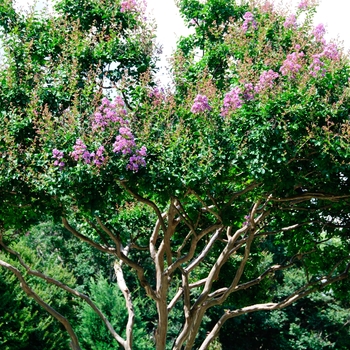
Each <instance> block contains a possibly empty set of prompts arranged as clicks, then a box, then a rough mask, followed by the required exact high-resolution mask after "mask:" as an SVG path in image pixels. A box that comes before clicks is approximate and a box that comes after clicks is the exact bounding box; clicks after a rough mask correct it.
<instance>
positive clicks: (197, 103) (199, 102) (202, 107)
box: [191, 95, 211, 113]
mask: <svg viewBox="0 0 350 350" xmlns="http://www.w3.org/2000/svg"><path fill="white" fill-rule="evenodd" d="M210 110H211V107H210V106H209V102H208V98H207V96H205V95H197V97H196V98H195V99H194V103H193V106H192V108H191V112H192V113H201V112H205V111H210Z"/></svg>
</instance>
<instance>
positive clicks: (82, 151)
mask: <svg viewBox="0 0 350 350" xmlns="http://www.w3.org/2000/svg"><path fill="white" fill-rule="evenodd" d="M73 149H74V151H73V152H71V156H72V157H73V159H74V160H75V161H78V160H80V159H82V160H83V161H84V162H85V164H91V163H93V164H95V165H96V166H98V167H99V166H101V165H102V164H103V162H104V161H105V157H104V156H103V152H104V151H105V148H104V147H103V146H100V147H99V148H98V149H97V151H96V152H91V153H90V152H89V151H88V150H87V147H86V145H85V144H84V142H83V141H82V140H81V139H77V140H76V142H75V145H74V146H73Z"/></svg>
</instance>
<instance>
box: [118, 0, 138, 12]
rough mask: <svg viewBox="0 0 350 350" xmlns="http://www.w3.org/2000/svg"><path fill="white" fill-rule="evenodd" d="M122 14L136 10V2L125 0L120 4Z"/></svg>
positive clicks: (134, 0)
mask: <svg viewBox="0 0 350 350" xmlns="http://www.w3.org/2000/svg"><path fill="white" fill-rule="evenodd" d="M120 6H121V8H120V12H130V11H133V10H135V9H136V7H137V2H136V0H123V1H122V2H121V4H120Z"/></svg>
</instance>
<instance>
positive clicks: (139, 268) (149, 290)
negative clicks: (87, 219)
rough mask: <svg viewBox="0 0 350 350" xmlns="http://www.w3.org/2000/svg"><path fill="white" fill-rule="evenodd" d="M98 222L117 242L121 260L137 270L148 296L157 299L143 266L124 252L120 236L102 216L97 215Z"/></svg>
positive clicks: (116, 251) (117, 250) (117, 252)
mask: <svg viewBox="0 0 350 350" xmlns="http://www.w3.org/2000/svg"><path fill="white" fill-rule="evenodd" d="M96 220H97V222H98V224H99V225H100V226H101V228H102V230H103V231H105V232H106V233H107V234H108V236H109V237H111V238H112V237H113V238H112V239H113V241H114V242H115V244H116V249H115V254H116V255H117V256H118V258H119V259H120V260H122V261H123V262H124V263H125V264H127V265H128V266H129V267H130V268H132V269H134V270H135V271H136V274H137V277H138V279H139V281H140V283H141V286H142V287H143V288H144V289H145V291H146V293H147V295H148V296H150V297H151V298H152V299H153V300H157V296H156V294H155V292H154V290H153V289H152V287H151V285H150V283H149V282H148V280H147V279H146V276H145V271H144V269H143V267H142V266H140V265H139V264H137V263H136V262H134V261H132V260H131V259H130V258H128V257H127V256H126V255H125V254H124V253H123V247H122V244H121V242H120V241H119V239H118V237H116V236H115V235H113V233H112V232H111V231H110V230H109V229H108V228H107V227H106V226H105V225H104V224H103V223H102V222H101V220H100V218H98V217H96Z"/></svg>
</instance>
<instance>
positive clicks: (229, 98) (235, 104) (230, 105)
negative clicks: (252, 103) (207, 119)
mask: <svg viewBox="0 0 350 350" xmlns="http://www.w3.org/2000/svg"><path fill="white" fill-rule="evenodd" d="M240 94H241V89H240V88H239V87H235V88H233V89H232V90H231V91H230V92H228V93H227V94H226V95H225V98H224V106H223V107H222V109H221V114H220V115H221V116H223V117H226V116H227V115H228V114H229V112H232V111H235V110H236V109H238V108H240V107H242V104H243V102H242V100H241V98H240V96H239V95H240Z"/></svg>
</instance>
